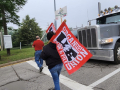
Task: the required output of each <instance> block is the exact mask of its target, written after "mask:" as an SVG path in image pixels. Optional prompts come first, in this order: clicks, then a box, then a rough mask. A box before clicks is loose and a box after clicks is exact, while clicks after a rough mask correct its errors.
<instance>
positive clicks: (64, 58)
mask: <svg viewBox="0 0 120 90" xmlns="http://www.w3.org/2000/svg"><path fill="white" fill-rule="evenodd" d="M61 58H62V60H63V62H64V63H67V62H68V61H67V58H66V56H65V54H62V55H61Z"/></svg>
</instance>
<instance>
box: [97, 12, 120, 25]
mask: <svg viewBox="0 0 120 90" xmlns="http://www.w3.org/2000/svg"><path fill="white" fill-rule="evenodd" d="M117 22H120V13H115V14H112V15H107V16H103V17H101V18H98V19H97V20H96V23H97V24H110V23H117Z"/></svg>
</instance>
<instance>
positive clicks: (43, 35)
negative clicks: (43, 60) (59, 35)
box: [41, 32, 46, 40]
mask: <svg viewBox="0 0 120 90" xmlns="http://www.w3.org/2000/svg"><path fill="white" fill-rule="evenodd" d="M45 34H46V32H45V33H44V34H43V36H42V38H41V40H42V39H43V37H44V36H45Z"/></svg>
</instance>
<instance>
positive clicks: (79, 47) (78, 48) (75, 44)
mask: <svg viewBox="0 0 120 90" xmlns="http://www.w3.org/2000/svg"><path fill="white" fill-rule="evenodd" d="M71 44H72V46H74V47H75V49H76V50H78V51H80V50H81V49H82V48H83V47H81V46H80V45H79V44H78V43H77V42H76V41H74V42H73V43H71Z"/></svg>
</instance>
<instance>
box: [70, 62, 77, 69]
mask: <svg viewBox="0 0 120 90" xmlns="http://www.w3.org/2000/svg"><path fill="white" fill-rule="evenodd" d="M70 64H71V65H72V67H73V68H74V67H75V66H77V65H78V64H77V63H75V62H74V61H72V62H70Z"/></svg>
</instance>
